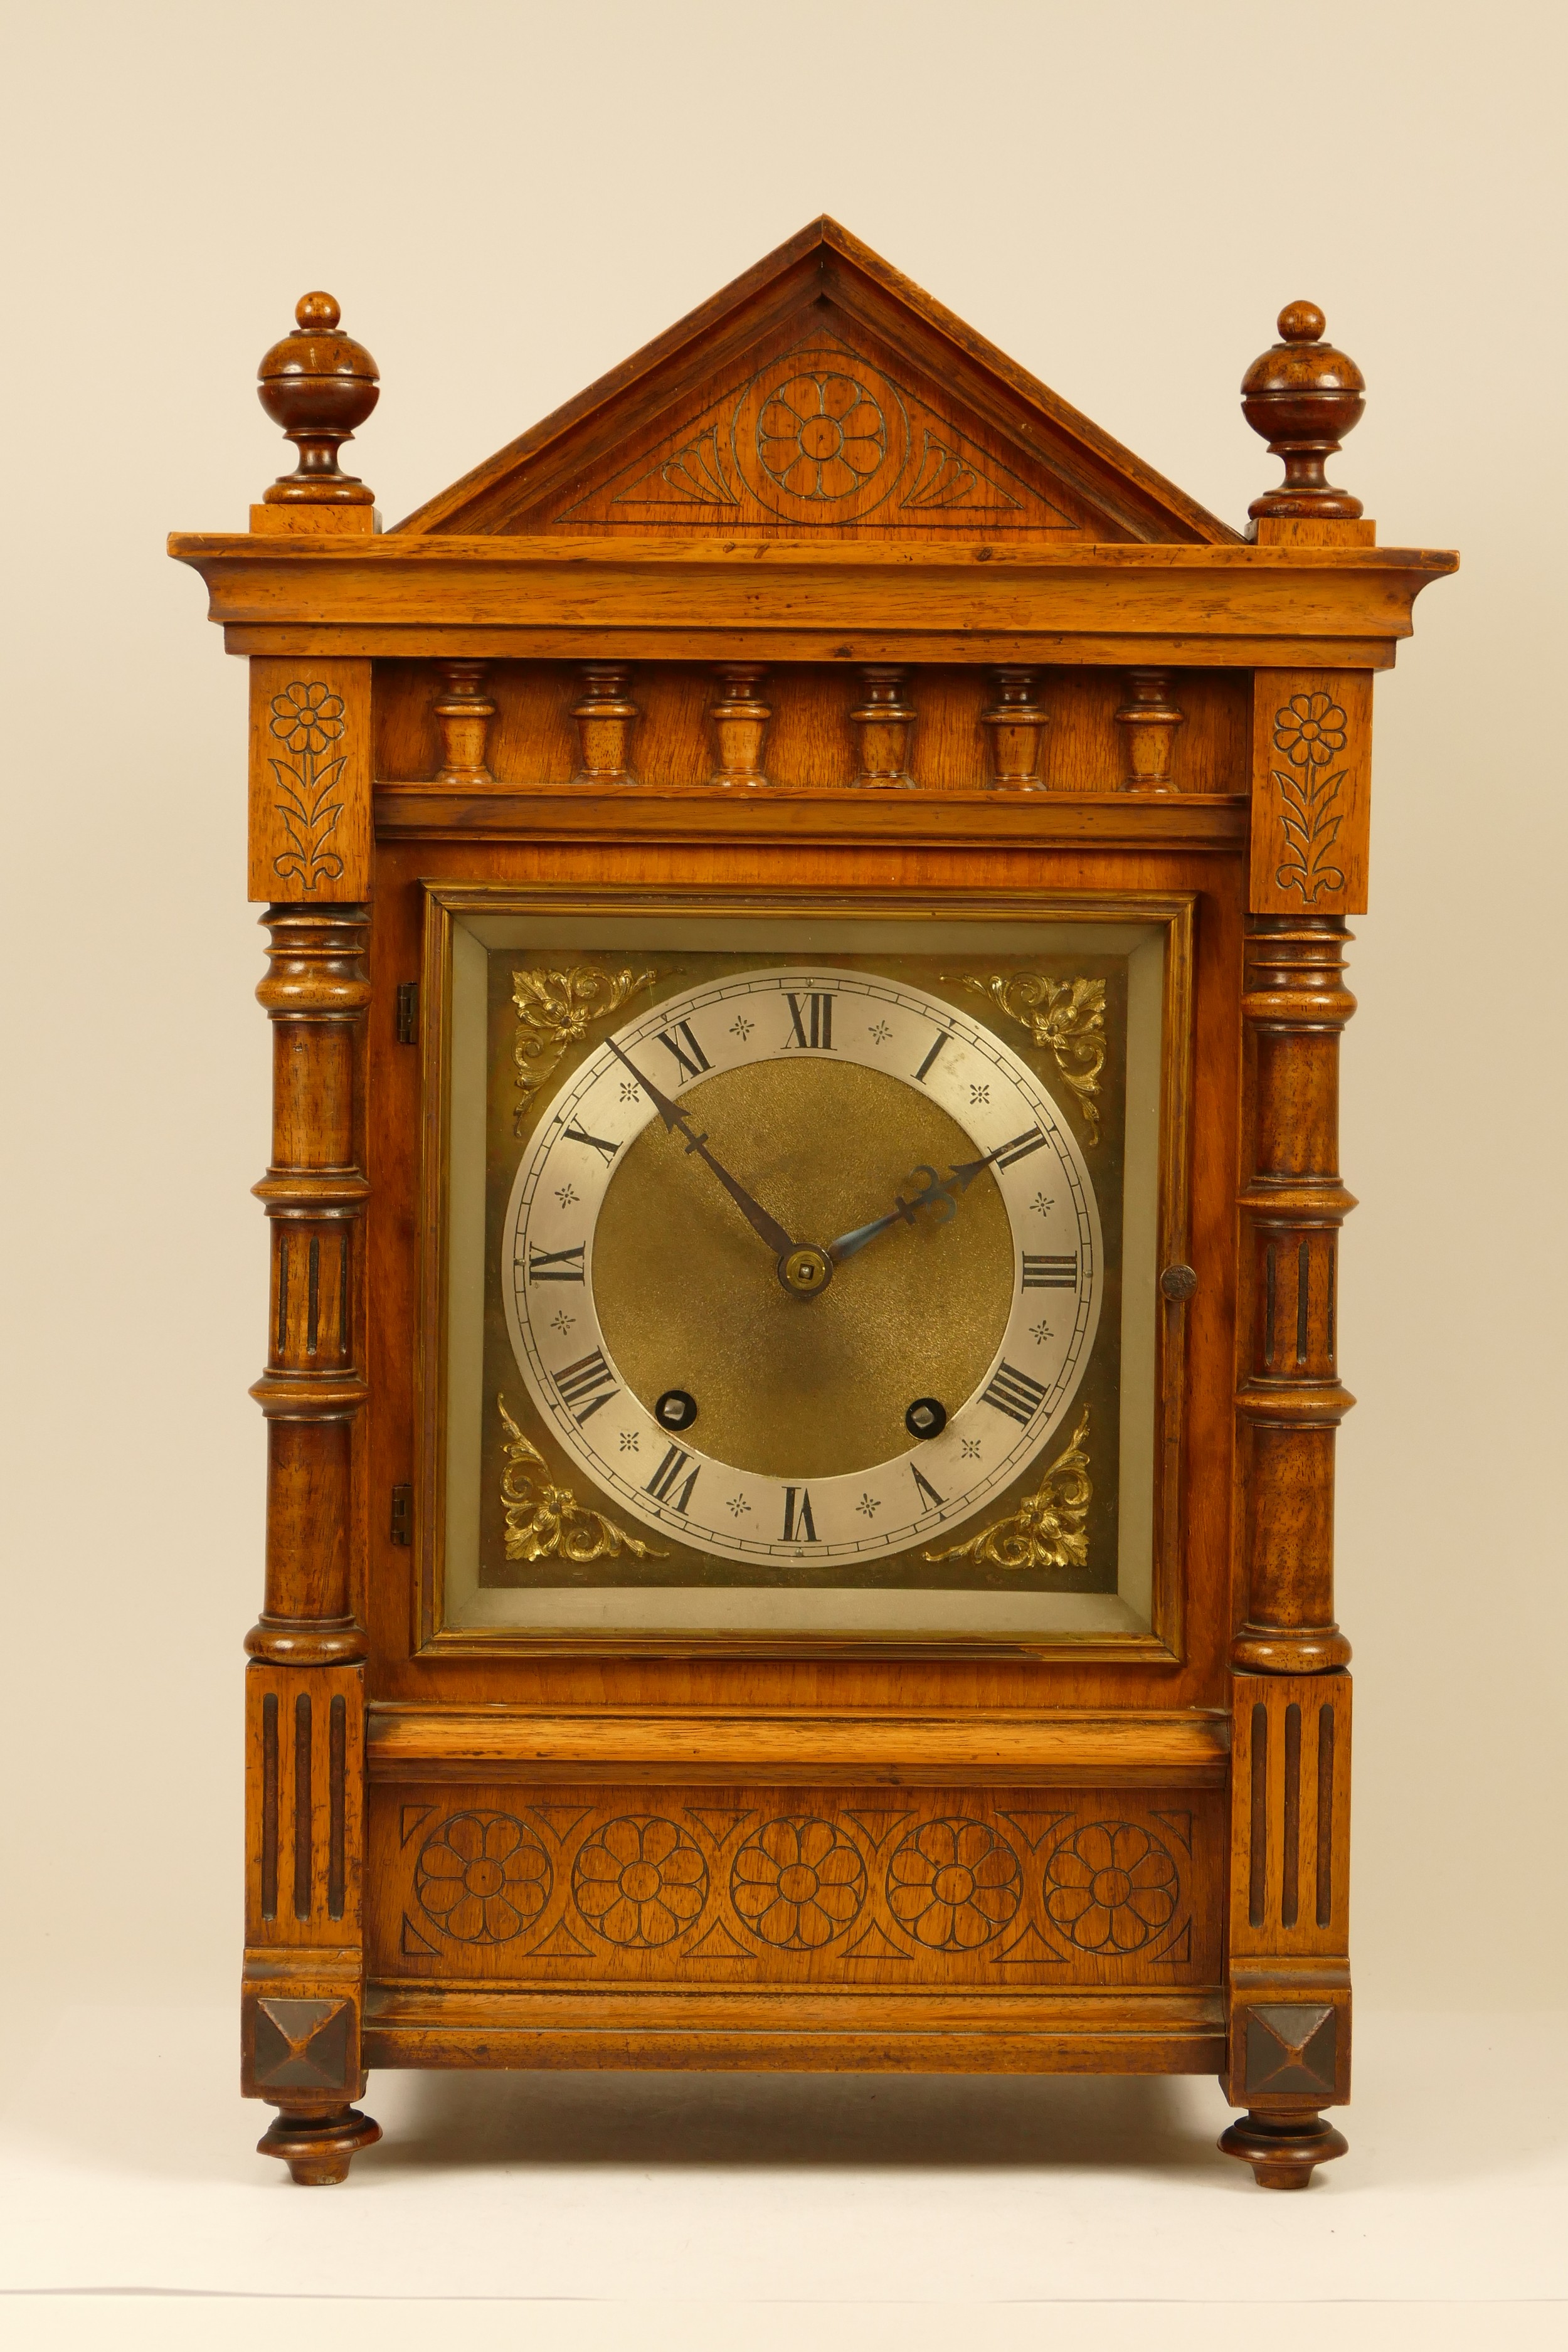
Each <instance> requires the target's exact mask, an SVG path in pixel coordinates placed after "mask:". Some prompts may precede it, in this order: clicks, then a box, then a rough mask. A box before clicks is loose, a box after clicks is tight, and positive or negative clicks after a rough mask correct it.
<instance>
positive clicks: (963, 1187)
mask: <svg viewBox="0 0 1568 2352" xmlns="http://www.w3.org/2000/svg"><path fill="white" fill-rule="evenodd" d="M1016 1141H1017V1138H1016V1136H1015V1137H1013V1138H1012V1139H1010V1140H1009V1141H1008V1142H1006V1143H999V1144H998V1145H997V1146H996V1149H995V1150H994V1151H988V1152H987V1153H986V1154H985V1157H984V1160H961V1161H960V1163H959V1164H958V1166H957V1167H956V1168H954V1167H951V1166H950V1167H949V1169H948V1171H947V1177H946V1180H945V1181H943V1182H941V1183H939V1182H938V1181H937V1179H936V1174H935V1171H934V1170H931V1169H929V1168H928V1169H926V1170H925V1171H923V1172H924V1173H925V1174H927V1175H929V1176H930V1177H931V1182H930V1183H929V1184H927V1185H926V1186H925V1187H924V1189H923V1191H921V1192H917V1193H915V1195H914V1196H913V1198H912V1199H911V1200H908V1201H906V1200H904V1199H903V1197H902V1196H901V1195H900V1196H899V1197H898V1198H896V1199H895V1201H894V1203H893V1206H892V1209H891V1211H890V1212H889V1214H888V1215H887V1216H885V1217H877V1218H875V1219H873V1221H872V1223H870V1224H868V1225H857V1226H855V1227H854V1229H853V1230H852V1231H851V1232H849V1233H847V1234H839V1236H838V1239H837V1241H836V1242H829V1243H828V1244H827V1255H828V1256H829V1257H830V1258H831V1259H832V1260H833V1263H834V1264H835V1265H843V1263H844V1261H845V1259H846V1258H847V1257H853V1256H854V1255H855V1254H856V1252H857V1251H858V1250H863V1249H864V1248H865V1246H866V1244H867V1243H868V1242H872V1241H875V1240H876V1238H877V1235H878V1234H885V1233H886V1232H888V1230H889V1227H890V1226H893V1225H900V1224H902V1225H912V1224H913V1223H914V1221H915V1211H916V1210H917V1209H923V1208H926V1207H928V1206H929V1205H930V1204H931V1202H933V1201H937V1200H946V1201H950V1202H951V1201H952V1196H953V1192H954V1191H955V1190H956V1191H958V1192H968V1190H969V1187H970V1186H971V1184H973V1181H974V1180H975V1178H976V1177H977V1176H978V1175H979V1173H980V1171H981V1170H982V1169H983V1168H989V1167H990V1165H991V1163H992V1161H993V1160H1000V1159H1001V1157H1002V1154H1003V1153H1004V1152H1005V1151H1010V1150H1012V1149H1013V1145H1014V1143H1016ZM915 1172H916V1174H917V1175H919V1174H921V1172H922V1171H921V1170H919V1169H917V1170H916V1171H915ZM953 1205H954V1206H955V1207H956V1205H957V1203H956V1202H954V1203H953ZM949 1213H950V1214H951V1213H952V1212H951V1211H950V1212H949Z"/></svg>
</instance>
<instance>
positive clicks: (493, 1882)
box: [414, 1813, 552, 1944]
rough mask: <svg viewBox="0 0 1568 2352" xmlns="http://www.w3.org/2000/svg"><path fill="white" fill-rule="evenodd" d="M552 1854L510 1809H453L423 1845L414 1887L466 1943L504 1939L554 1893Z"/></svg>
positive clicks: (448, 1931)
mask: <svg viewBox="0 0 1568 2352" xmlns="http://www.w3.org/2000/svg"><path fill="white" fill-rule="evenodd" d="M551 1878H552V1872H551V1867H550V1858H549V1856H548V1855H547V1854H546V1853H545V1851H544V1848H543V1847H542V1845H541V1844H540V1843H539V1840H538V1839H537V1838H536V1837H535V1836H534V1834H533V1832H532V1831H531V1829H529V1828H528V1827H527V1826H526V1824H525V1823H523V1822H517V1821H513V1819H512V1817H511V1815H510V1813H454V1814H453V1815H452V1818H451V1820H450V1821H446V1822H442V1824H441V1826H440V1828H439V1829H438V1830H436V1831H434V1832H432V1834H431V1835H430V1836H429V1837H427V1838H426V1841H425V1843H424V1844H423V1846H422V1847H421V1848H420V1850H419V1862H418V1866H417V1868H416V1871H415V1874H414V1891H415V1894H416V1895H417V1896H418V1899H419V1903H420V1906H421V1907H422V1908H423V1909H424V1910H425V1911H426V1912H427V1913H428V1914H429V1916H430V1917H431V1918H432V1919H434V1920H435V1922H436V1924H437V1927H440V1928H441V1929H442V1930H443V1931H444V1932H445V1933H446V1934H447V1935H448V1936H455V1937H457V1939H458V1943H460V1944H504V1943H506V1942H507V1941H508V1939H509V1938H510V1937H513V1936H515V1935H517V1934H518V1933H519V1932H520V1930H521V1929H522V1928H524V1927H527V1926H528V1925H529V1924H530V1922H531V1921H532V1920H534V1919H537V1918H538V1916H539V1915H540V1913H541V1912H542V1910H543V1908H544V1906H545V1905H546V1903H548V1901H549V1900H550V1884H551Z"/></svg>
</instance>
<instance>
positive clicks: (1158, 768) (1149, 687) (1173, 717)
mask: <svg viewBox="0 0 1568 2352" xmlns="http://www.w3.org/2000/svg"><path fill="white" fill-rule="evenodd" d="M1185 723H1186V720H1185V714H1184V712H1183V711H1182V710H1181V709H1179V708H1178V706H1177V705H1176V703H1175V702H1174V701H1173V699H1172V697H1171V674H1170V672H1169V670H1163V669H1130V670H1129V671H1128V673H1127V699H1126V701H1125V702H1124V703H1123V704H1122V705H1121V709H1119V710H1118V712H1117V714H1116V724H1117V727H1118V728H1119V730H1121V742H1122V752H1123V759H1124V763H1125V764H1124V766H1123V769H1122V774H1121V789H1122V791H1123V792H1124V793H1170V792H1174V790H1175V785H1174V783H1173V780H1172V779H1173V770H1174V764H1175V752H1176V730H1177V729H1178V728H1179V727H1182V726H1184V725H1185Z"/></svg>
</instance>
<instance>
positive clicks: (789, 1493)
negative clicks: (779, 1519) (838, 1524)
mask: <svg viewBox="0 0 1568 2352" xmlns="http://www.w3.org/2000/svg"><path fill="white" fill-rule="evenodd" d="M817 1539H818V1538H817V1533H816V1522H815V1521H814V1520H813V1518H812V1516H811V1489H810V1487H809V1486H786V1487H785V1488H784V1541H785V1543H816V1541H817Z"/></svg>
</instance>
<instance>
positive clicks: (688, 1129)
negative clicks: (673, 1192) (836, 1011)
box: [607, 1037, 795, 1257]
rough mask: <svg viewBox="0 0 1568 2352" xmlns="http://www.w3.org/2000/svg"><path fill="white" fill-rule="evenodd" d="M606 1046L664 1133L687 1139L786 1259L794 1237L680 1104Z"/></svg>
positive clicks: (756, 1228)
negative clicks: (724, 1162) (736, 1174)
mask: <svg viewBox="0 0 1568 2352" xmlns="http://www.w3.org/2000/svg"><path fill="white" fill-rule="evenodd" d="M607 1043H608V1045H609V1048H610V1051H611V1053H612V1054H614V1055H615V1056H616V1060H617V1061H618V1062H625V1063H626V1067H627V1069H628V1070H629V1071H630V1072H631V1074H632V1076H633V1077H634V1078H635V1079H636V1080H637V1084H638V1086H639V1087H641V1088H642V1090H643V1092H644V1094H645V1095H647V1098H648V1100H649V1102H651V1103H652V1105H653V1107H654V1108H655V1110H657V1111H658V1115H659V1117H660V1118H662V1119H663V1121H664V1125H665V1132H666V1133H667V1134H675V1133H679V1134H680V1135H683V1136H684V1137H685V1138H686V1149H687V1150H688V1151H689V1152H691V1151H695V1153H696V1154H697V1157H698V1158H699V1160H702V1161H703V1162H704V1163H705V1164H706V1165H707V1166H708V1167H710V1168H711V1170H712V1171H713V1173H714V1175H715V1176H717V1178H718V1179H719V1181H720V1183H721V1184H722V1186H723V1187H724V1190H725V1192H728V1194H729V1195H730V1198H731V1201H733V1202H734V1203H735V1206H736V1207H737V1209H739V1210H740V1212H741V1214H742V1216H743V1217H744V1218H745V1220H746V1223H748V1224H749V1225H750V1226H751V1228H752V1232H753V1233H755V1234H760V1235H761V1237H762V1239H763V1241H764V1242H766V1244H767V1245H768V1247H769V1248H770V1249H771V1250H772V1251H773V1253H774V1254H775V1255H777V1256H779V1257H787V1256H788V1255H789V1254H790V1252H791V1250H793V1249H794V1247H795V1240H794V1237H793V1236H792V1235H791V1234H786V1233H785V1231H784V1227H783V1226H782V1225H781V1224H777V1223H774V1221H773V1218H772V1217H770V1216H769V1214H768V1213H767V1211H766V1210H765V1209H764V1208H763V1206H762V1205H761V1203H760V1202H756V1201H753V1200H752V1196H751V1194H750V1193H749V1192H747V1190H746V1188H745V1186H744V1185H743V1184H739V1183H737V1182H736V1181H735V1179H734V1177H733V1176H731V1173H730V1171H729V1170H728V1169H727V1168H724V1167H721V1164H720V1162H719V1161H718V1160H715V1159H714V1157H713V1154H712V1153H711V1152H710V1150H709V1149H708V1139H707V1137H706V1136H705V1135H699V1134H698V1133H697V1132H696V1130H695V1129H694V1128H693V1127H692V1124H691V1121H690V1119H689V1118H688V1117H687V1115H686V1113H685V1111H683V1110H682V1109H681V1108H680V1105H679V1103H677V1102H671V1100H670V1099H669V1097H668V1095H665V1094H660V1092H659V1090H658V1087H656V1086H655V1085H654V1083H653V1080H652V1079H651V1078H645V1077H644V1076H643V1074H642V1072H641V1071H640V1070H639V1069H638V1067H637V1064H636V1063H635V1062H632V1061H627V1059H626V1055H625V1054H623V1053H622V1051H621V1049H620V1047H619V1046H618V1045H616V1041H615V1039H614V1038H613V1037H612V1038H610V1039H608V1040H607Z"/></svg>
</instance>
